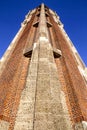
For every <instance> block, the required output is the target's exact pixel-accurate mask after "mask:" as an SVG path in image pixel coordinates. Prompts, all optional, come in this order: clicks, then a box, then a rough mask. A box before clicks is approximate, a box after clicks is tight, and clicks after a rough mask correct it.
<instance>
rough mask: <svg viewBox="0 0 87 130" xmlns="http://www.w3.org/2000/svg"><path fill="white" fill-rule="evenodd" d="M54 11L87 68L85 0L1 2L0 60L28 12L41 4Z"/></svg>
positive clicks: (17, 0) (18, 0)
mask: <svg viewBox="0 0 87 130" xmlns="http://www.w3.org/2000/svg"><path fill="white" fill-rule="evenodd" d="M42 2H43V3H45V4H46V5H47V6H48V7H49V8H51V9H53V10H54V11H56V12H57V13H58V14H59V16H60V19H61V21H62V23H63V24H64V29H65V30H66V32H67V34H68V35H69V37H70V39H71V40H72V42H73V43H74V45H75V47H76V49H77V50H78V52H79V54H80V56H81V57H82V59H83V61H84V62H85V64H86V66H87V0H1V1H0V58H1V57H2V55H3V53H4V52H5V50H6V48H7V47H8V45H9V44H10V42H11V41H12V39H13V37H14V36H15V35H16V33H17V31H18V30H19V28H20V25H21V22H22V21H23V20H24V17H25V15H26V14H27V13H28V11H29V10H31V9H33V8H35V7H36V6H38V5H39V4H41V3H42Z"/></svg>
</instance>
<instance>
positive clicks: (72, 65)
mask: <svg viewBox="0 0 87 130" xmlns="http://www.w3.org/2000/svg"><path fill="white" fill-rule="evenodd" d="M50 22H51V23H52V29H50V30H51V33H52V35H53V36H52V37H51V38H54V40H53V46H56V48H58V49H60V50H61V51H62V57H61V58H60V60H56V64H57V67H58V72H59V77H60V82H61V84H62V87H63V89H64V92H65V95H66V101H67V105H68V110H69V113H70V116H71V120H72V121H73V122H79V121H81V120H87V111H86V108H87V101H86V96H87V90H86V85H85V82H84V80H83V78H82V76H81V74H80V72H79V70H78V67H77V63H76V59H75V57H74V55H73V53H72V51H71V49H70V47H69V45H68V44H67V40H66V39H65V37H64V34H63V33H62V31H61V29H60V27H58V24H57V23H55V21H54V20H53V18H52V16H51V15H50ZM54 41H55V42H54ZM60 68H61V70H60Z"/></svg>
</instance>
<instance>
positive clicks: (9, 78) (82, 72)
mask: <svg viewBox="0 0 87 130" xmlns="http://www.w3.org/2000/svg"><path fill="white" fill-rule="evenodd" d="M86 121H87V69H86V67H85V65H84V63H83V62H82V60H81V58H80V56H79V54H78V52H77V50H76V49H75V47H74V45H73V44H72V42H71V41H70V39H69V37H68V35H67V34H66V32H65V31H64V29H63V24H62V23H61V21H60V19H59V16H58V15H57V14H56V13H55V12H54V11H52V10H51V9H49V8H48V7H47V6H45V5H44V4H41V5H40V6H39V7H37V8H36V9H34V10H32V11H31V12H29V13H28V14H27V15H26V17H25V20H24V22H23V23H22V24H21V28H20V30H19V31H18V33H17V35H16V36H15V38H14V39H13V41H12V43H11V44H10V46H9V47H8V49H7V51H6V53H5V54H4V56H3V57H2V59H1V61H0V130H87V123H86Z"/></svg>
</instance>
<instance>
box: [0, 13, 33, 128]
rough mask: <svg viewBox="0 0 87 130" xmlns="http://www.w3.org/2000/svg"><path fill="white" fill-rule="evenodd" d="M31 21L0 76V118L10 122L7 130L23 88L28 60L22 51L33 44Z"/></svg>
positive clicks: (12, 125)
mask: <svg viewBox="0 0 87 130" xmlns="http://www.w3.org/2000/svg"><path fill="white" fill-rule="evenodd" d="M33 20H34V15H33V16H32V18H31V21H30V22H29V23H28V24H27V25H26V28H25V30H24V32H23V33H22V35H21V37H20V38H19V40H18V42H17V45H16V47H15V49H14V50H13V52H12V54H11V56H10V58H9V60H8V62H7V64H6V66H5V68H4V70H3V73H2V75H1V76H0V117H1V119H3V120H6V121H8V122H10V128H9V130H13V127H14V123H15V117H16V113H17V109H18V105H19V101H20V96H21V92H22V90H23V89H24V87H25V81H26V76H27V71H28V65H29V59H28V58H26V57H24V55H23V50H24V48H25V45H27V44H28V45H27V46H31V45H32V43H33V38H34V33H35V30H34V29H33V26H32V24H33ZM33 30H34V31H33ZM31 34H32V36H31Z"/></svg>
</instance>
